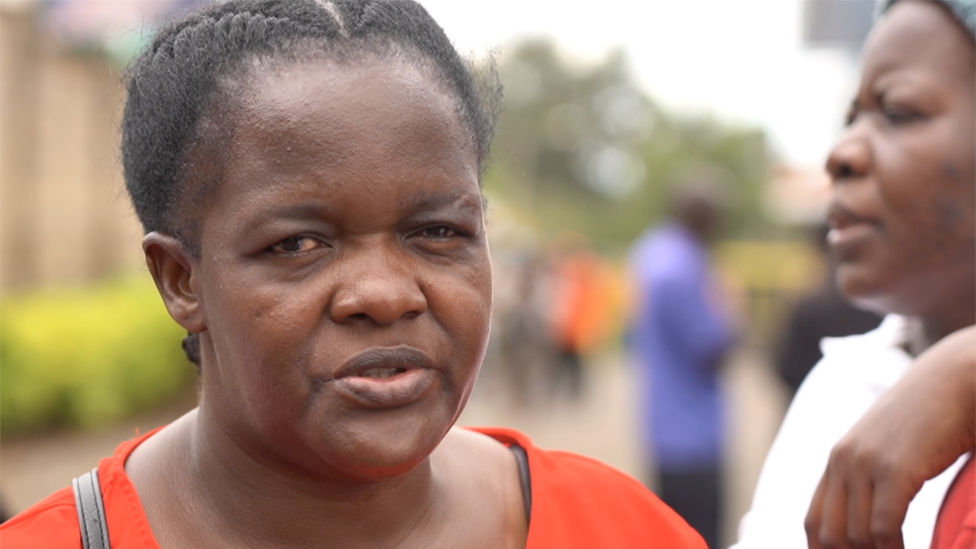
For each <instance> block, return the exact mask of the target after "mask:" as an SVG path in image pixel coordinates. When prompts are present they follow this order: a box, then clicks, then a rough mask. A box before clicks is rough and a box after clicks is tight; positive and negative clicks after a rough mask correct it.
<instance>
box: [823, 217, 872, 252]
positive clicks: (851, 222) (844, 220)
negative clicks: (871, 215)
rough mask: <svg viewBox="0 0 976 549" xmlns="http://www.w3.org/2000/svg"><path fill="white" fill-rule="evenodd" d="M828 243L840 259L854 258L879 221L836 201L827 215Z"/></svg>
mask: <svg viewBox="0 0 976 549" xmlns="http://www.w3.org/2000/svg"><path fill="white" fill-rule="evenodd" d="M827 223H828V225H829V226H830V230H829V231H828V232H827V244H828V245H829V246H830V248H831V249H832V250H833V251H834V253H835V254H836V255H837V259H838V260H840V261H844V260H849V259H853V257H854V255H855V254H856V253H857V250H858V249H859V248H860V246H861V244H863V242H864V241H865V240H867V239H869V238H871V236H872V235H874V234H875V233H876V232H877V230H878V223H877V222H875V221H873V220H870V219H868V218H866V217H864V216H861V215H858V214H856V213H854V212H853V211H852V210H850V209H848V208H846V207H844V206H842V205H841V204H840V203H837V202H834V203H833V204H831V205H830V211H829V213H828V216H827Z"/></svg>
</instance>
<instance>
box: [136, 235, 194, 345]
mask: <svg viewBox="0 0 976 549" xmlns="http://www.w3.org/2000/svg"><path fill="white" fill-rule="evenodd" d="M142 250H143V252H145V254H146V266H147V267H148V268H149V273H150V274H151V275H152V277H153V280H154V281H155V282H156V289H158V290H159V295H160V296H162V298H163V302H164V303H165V304H166V309H167V310H169V314H170V316H172V317H173V320H175V321H176V322H177V323H178V324H179V325H180V326H183V327H184V328H186V330H187V331H188V332H192V333H200V332H203V331H205V330H206V329H207V323H206V318H205V315H204V312H203V307H202V306H201V300H200V295H199V292H198V287H197V284H196V280H195V276H194V275H195V272H196V269H197V268H198V267H197V264H196V261H195V260H194V259H193V258H192V257H191V256H190V254H189V253H188V252H187V250H186V247H185V246H184V245H183V244H182V243H181V242H180V241H179V240H177V239H176V238H175V237H173V236H170V235H167V234H163V233H159V232H155V231H154V232H151V233H149V234H147V235H146V236H145V238H143V239H142Z"/></svg>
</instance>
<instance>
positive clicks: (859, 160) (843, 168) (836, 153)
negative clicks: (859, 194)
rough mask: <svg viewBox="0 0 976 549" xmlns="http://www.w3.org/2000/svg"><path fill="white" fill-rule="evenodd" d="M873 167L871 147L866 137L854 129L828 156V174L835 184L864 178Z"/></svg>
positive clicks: (849, 131)
mask: <svg viewBox="0 0 976 549" xmlns="http://www.w3.org/2000/svg"><path fill="white" fill-rule="evenodd" d="M870 166H871V147H870V145H869V143H868V140H867V139H866V138H865V136H863V135H861V134H860V133H859V132H856V130H854V129H853V128H852V129H851V130H848V132H847V134H846V135H844V137H843V138H841V140H840V142H838V143H837V144H836V145H835V146H834V148H833V149H832V150H831V151H830V154H829V155H828V156H827V166H826V167H827V173H828V174H830V178H831V180H832V181H833V182H834V183H840V182H842V181H844V180H846V179H851V178H857V177H862V176H864V175H866V174H867V173H868V170H869V169H870Z"/></svg>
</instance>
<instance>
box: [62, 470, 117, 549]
mask: <svg viewBox="0 0 976 549" xmlns="http://www.w3.org/2000/svg"><path fill="white" fill-rule="evenodd" d="M71 487H72V488H74V490H75V507H77V508H78V524H79V526H80V527H81V545H82V547H84V549H111V547H112V544H111V543H110V542H109V540H108V522H107V521H106V520H105V504H104V503H103V502H102V486H101V484H100V483H99V481H98V467H96V468H94V469H92V470H91V471H89V472H87V473H85V474H84V475H81V476H80V477H78V478H76V479H74V480H72V481H71Z"/></svg>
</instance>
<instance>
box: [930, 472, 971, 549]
mask: <svg viewBox="0 0 976 549" xmlns="http://www.w3.org/2000/svg"><path fill="white" fill-rule="evenodd" d="M974 464H976V462H974V461H973V458H972V457H970V458H969V461H967V462H966V465H964V466H963V468H962V470H960V471H959V474H958V475H956V480H954V481H952V487H950V488H949V492H948V493H947V494H946V497H945V500H943V502H942V510H941V511H939V519H938V520H937V521H936V523H935V534H934V535H933V536H932V549H973V547H976V465H974Z"/></svg>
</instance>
